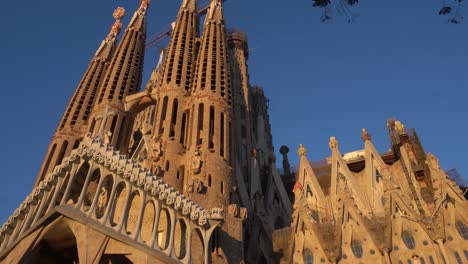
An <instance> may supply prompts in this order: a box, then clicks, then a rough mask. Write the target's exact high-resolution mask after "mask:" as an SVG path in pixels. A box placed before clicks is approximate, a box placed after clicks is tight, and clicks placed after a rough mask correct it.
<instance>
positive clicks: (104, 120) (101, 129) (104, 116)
mask: <svg viewBox="0 0 468 264" xmlns="http://www.w3.org/2000/svg"><path fill="white" fill-rule="evenodd" d="M109 110H110V108H109V106H107V107H106V110H105V111H104V113H103V114H102V115H100V116H96V117H95V119H96V120H101V119H102V121H101V126H100V127H99V132H98V137H99V138H100V139H101V140H104V128H105V127H106V123H107V118H108V117H109V116H115V115H116V113H115V112H114V111H109Z"/></svg>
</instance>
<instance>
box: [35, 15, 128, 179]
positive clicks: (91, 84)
mask: <svg viewBox="0 0 468 264" xmlns="http://www.w3.org/2000/svg"><path fill="white" fill-rule="evenodd" d="M124 15H125V9H123V8H122V7H119V8H117V9H116V10H115V11H114V14H113V16H114V18H115V22H114V24H113V25H112V28H111V30H110V32H109V34H108V35H107V37H106V38H105V39H104V40H103V41H102V43H101V45H100V47H99V48H98V49H97V51H96V53H95V54H94V57H93V59H92V60H91V62H90V64H89V66H88V69H86V72H85V74H84V75H83V78H82V79H81V81H80V83H79V84H78V87H77V88H76V90H75V93H74V94H73V96H72V98H71V99H70V102H69V103H68V105H67V107H66V108H65V112H64V113H63V116H62V119H61V121H60V123H59V126H58V127H57V130H56V132H55V134H54V136H53V138H52V141H51V143H50V145H49V149H48V151H47V154H46V157H45V160H44V162H43V164H42V166H41V170H40V171H39V174H38V176H37V180H36V183H35V184H34V186H37V184H38V183H39V182H40V181H42V180H43V179H44V178H45V176H46V174H47V173H48V172H51V171H52V170H53V168H54V167H55V165H58V164H60V163H61V162H62V159H63V158H64V157H65V156H67V155H69V154H70V152H71V151H72V150H73V148H74V147H75V146H76V145H77V144H78V143H79V141H80V140H81V139H82V137H83V136H84V134H85V133H86V132H85V130H86V124H87V122H88V119H89V116H90V112H91V108H92V106H93V104H94V102H95V98H96V93H97V90H98V87H99V85H100V83H101V80H102V77H103V74H104V72H105V70H106V68H107V67H108V65H109V62H110V59H111V57H112V55H113V53H114V50H115V44H116V39H117V35H118V34H119V33H120V29H121V28H122V22H121V19H122V18H123V17H124Z"/></svg>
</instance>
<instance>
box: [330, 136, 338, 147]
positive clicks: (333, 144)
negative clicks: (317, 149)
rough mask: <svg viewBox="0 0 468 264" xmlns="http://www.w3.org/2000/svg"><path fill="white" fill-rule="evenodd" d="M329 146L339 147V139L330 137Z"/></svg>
mask: <svg viewBox="0 0 468 264" xmlns="http://www.w3.org/2000/svg"><path fill="white" fill-rule="evenodd" d="M329 146H330V148H331V149H337V148H338V140H336V138H335V137H331V138H330V142H329Z"/></svg>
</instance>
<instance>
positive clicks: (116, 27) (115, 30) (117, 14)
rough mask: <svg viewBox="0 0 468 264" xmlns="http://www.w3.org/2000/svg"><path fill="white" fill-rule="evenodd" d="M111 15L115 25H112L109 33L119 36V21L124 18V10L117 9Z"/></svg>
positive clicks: (120, 26) (121, 8) (120, 27)
mask: <svg viewBox="0 0 468 264" xmlns="http://www.w3.org/2000/svg"><path fill="white" fill-rule="evenodd" d="M112 15H113V16H114V18H115V23H114V25H112V29H111V32H112V33H114V34H119V33H120V30H121V29H122V22H121V21H120V20H121V19H122V18H123V17H124V16H125V9H124V8H123V7H118V8H117V9H116V10H115V11H114V13H113V14H112Z"/></svg>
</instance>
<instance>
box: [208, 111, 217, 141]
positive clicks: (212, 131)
mask: <svg viewBox="0 0 468 264" xmlns="http://www.w3.org/2000/svg"><path fill="white" fill-rule="evenodd" d="M214 123H215V110H214V106H210V127H209V139H208V148H209V149H211V150H212V149H214V141H213V138H214V134H215V132H214V130H215V127H214Z"/></svg>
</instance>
